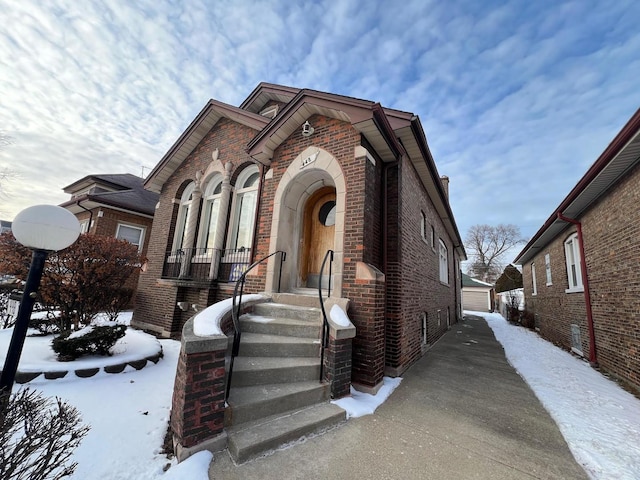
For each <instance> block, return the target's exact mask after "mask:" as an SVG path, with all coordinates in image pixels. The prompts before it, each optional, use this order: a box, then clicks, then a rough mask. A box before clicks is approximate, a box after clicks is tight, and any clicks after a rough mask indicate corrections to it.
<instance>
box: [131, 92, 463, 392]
mask: <svg viewBox="0 0 640 480" xmlns="http://www.w3.org/2000/svg"><path fill="white" fill-rule="evenodd" d="M145 188H147V189H149V190H151V191H153V192H156V193H159V194H160V201H159V205H158V208H157V210H156V214H155V217H154V220H153V236H152V238H151V240H150V244H149V250H148V255H147V256H148V258H149V265H148V270H147V271H146V272H144V273H142V274H141V276H140V282H139V287H138V297H137V303H136V308H135V311H134V316H133V322H132V324H133V325H135V326H137V327H140V328H143V329H146V330H149V331H152V332H155V333H156V334H158V335H161V336H166V337H168V336H172V337H176V336H179V335H180V334H181V331H182V327H183V325H184V324H185V322H186V321H187V320H188V319H189V318H190V317H191V316H192V315H193V313H194V309H200V308H203V307H206V306H208V305H211V304H213V303H215V302H217V301H220V300H222V299H225V298H229V297H230V296H231V295H232V292H233V287H234V280H235V279H236V278H237V277H238V272H242V268H243V267H244V266H246V264H248V263H251V262H253V261H255V260H259V259H261V258H263V257H265V256H267V255H268V254H270V253H273V252H276V251H284V252H286V259H285V261H284V262H282V270H281V274H280V258H279V257H277V256H275V257H272V258H271V259H270V260H269V261H268V262H266V263H265V264H264V265H261V266H260V267H259V268H258V269H257V271H256V272H255V274H254V275H251V276H249V278H248V282H247V291H249V292H267V293H273V292H276V291H278V289H279V290H280V291H282V292H298V293H300V292H302V293H305V292H306V293H308V294H310V295H315V296H316V298H317V290H316V291H315V292H314V291H313V290H311V289H310V287H311V288H316V289H317V286H318V284H319V282H322V284H323V285H326V284H327V277H326V275H325V276H322V275H321V272H320V265H321V263H322V260H323V258H324V256H325V253H326V252H327V250H333V251H334V252H335V256H334V261H333V264H332V275H331V296H332V297H336V298H345V299H349V300H350V307H349V316H350V318H351V319H352V321H353V323H354V324H355V326H356V329H357V335H356V338H355V339H354V347H353V348H354V350H353V378H354V381H356V382H357V383H359V384H361V385H365V386H369V387H371V388H374V387H376V386H379V385H380V384H381V381H382V376H383V374H385V373H386V374H389V375H399V374H401V373H402V372H403V371H404V370H405V369H406V368H408V367H409V366H410V365H411V364H412V363H413V362H414V361H416V360H417V359H418V358H419V357H420V356H421V355H423V354H424V352H425V351H426V349H427V347H428V345H429V344H431V343H433V342H434V341H435V340H436V339H437V338H439V337H440V336H441V335H442V334H443V333H444V332H445V331H446V330H447V327H448V326H449V325H450V324H452V323H455V322H457V321H458V319H459V318H460V316H461V301H460V299H461V296H460V261H461V260H464V259H466V256H465V251H464V248H463V245H462V241H461V239H460V235H459V232H458V230H457V227H456V224H455V221H454V217H453V214H452V211H451V208H450V205H449V201H448V179H446V177H443V179H441V178H440V177H439V175H438V172H437V170H436V167H435V164H434V161H433V159H432V157H431V154H430V152H429V147H428V145H427V141H426V138H425V135H424V132H423V130H422V125H421V123H420V120H419V119H418V118H417V117H416V116H415V115H414V114H412V113H408V112H403V111H398V110H393V109H388V108H383V107H382V106H380V104H378V103H375V102H371V101H366V100H359V99H355V98H350V97H345V96H340V95H335V94H330V93H324V92H319V91H314V90H307V89H297V88H290V87H284V86H279V85H272V84H266V83H261V84H260V85H258V87H257V88H256V89H255V90H254V91H253V92H252V93H251V95H249V97H248V98H247V99H246V100H245V101H244V102H243V103H242V104H241V105H240V107H234V106H231V105H227V104H224V103H221V102H218V101H216V100H210V101H209V102H208V103H207V104H206V106H205V107H204V109H203V110H202V111H201V112H200V113H199V114H198V115H197V117H196V118H195V119H194V120H193V122H192V123H191V124H190V125H189V126H188V127H187V129H186V130H185V131H184V133H183V134H182V135H181V136H180V138H179V139H178V140H177V141H176V143H175V144H174V145H173V146H172V147H171V148H170V150H169V151H168V152H167V154H166V155H165V156H164V157H163V158H162V159H161V160H160V162H159V163H158V165H157V166H156V167H155V168H154V169H153V170H152V172H151V173H150V174H149V176H148V177H147V179H146V180H145ZM325 274H326V270H325ZM185 305H186V308H184V306H185ZM190 307H193V308H190Z"/></svg>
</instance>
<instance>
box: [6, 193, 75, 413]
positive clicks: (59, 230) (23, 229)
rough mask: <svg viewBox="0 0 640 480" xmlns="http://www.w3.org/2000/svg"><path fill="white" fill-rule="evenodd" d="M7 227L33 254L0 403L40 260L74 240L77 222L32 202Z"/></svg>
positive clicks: (37, 282) (14, 362) (17, 350)
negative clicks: (31, 205)
mask: <svg viewBox="0 0 640 480" xmlns="http://www.w3.org/2000/svg"><path fill="white" fill-rule="evenodd" d="M11 230H12V232H13V236H14V237H15V238H16V240H17V241H18V242H19V243H21V244H22V245H24V246H25V247H28V248H30V249H31V250H33V255H32V257H31V266H30V267H29V275H28V276H27V282H26V283H25V286H24V292H23V294H22V301H21V302H20V308H19V309H18V317H17V318H16V323H15V325H14V327H13V334H12V336H11V343H10V344H9V350H8V351H7V357H6V359H5V362H4V368H3V369H2V377H1V378H0V397H2V399H3V401H2V404H3V406H4V405H6V402H7V401H8V398H9V396H10V395H11V390H12V389H13V383H14V380H15V377H16V371H17V370H18V362H19V361H20V355H21V354H22V347H23V346H24V340H25V337H26V336H27V329H28V328H29V319H30V318H31V312H32V311H33V304H34V303H35V300H36V296H37V292H38V286H39V285H40V279H41V278H42V272H43V270H44V262H45V260H46V258H47V255H48V254H49V252H55V251H58V250H63V249H65V248H67V247H68V246H70V245H71V244H72V243H73V242H75V241H76V239H77V238H78V235H80V223H78V220H77V219H76V217H75V216H74V215H73V214H72V213H71V212H70V211H69V210H65V209H64V208H62V207H58V206H55V205H34V206H33V207H29V208H26V209H24V210H22V211H21V212H20V213H18V215H16V218H15V219H14V220H13V223H12V225H11Z"/></svg>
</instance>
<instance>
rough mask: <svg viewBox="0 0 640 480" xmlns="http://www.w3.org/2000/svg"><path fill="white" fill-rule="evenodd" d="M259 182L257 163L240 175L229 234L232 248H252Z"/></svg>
mask: <svg viewBox="0 0 640 480" xmlns="http://www.w3.org/2000/svg"><path fill="white" fill-rule="evenodd" d="M259 184H260V170H259V169H258V166H257V165H251V166H249V167H247V168H245V169H244V170H243V171H242V172H241V173H240V175H239V176H238V180H237V181H236V188H235V197H234V201H233V222H232V228H231V230H230V236H229V248H231V249H239V248H251V245H252V243H253V226H254V220H255V213H256V204H257V203H258V185H259Z"/></svg>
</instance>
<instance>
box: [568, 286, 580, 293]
mask: <svg viewBox="0 0 640 480" xmlns="http://www.w3.org/2000/svg"><path fill="white" fill-rule="evenodd" d="M583 292H584V287H573V288H567V289H566V290H565V291H564V293H583Z"/></svg>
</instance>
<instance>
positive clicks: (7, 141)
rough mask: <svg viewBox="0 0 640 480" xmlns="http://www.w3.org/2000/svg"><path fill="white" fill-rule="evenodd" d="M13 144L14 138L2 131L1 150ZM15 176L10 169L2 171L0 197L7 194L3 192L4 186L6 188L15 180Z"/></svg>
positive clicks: (0, 132) (0, 175)
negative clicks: (9, 181) (8, 182)
mask: <svg viewBox="0 0 640 480" xmlns="http://www.w3.org/2000/svg"><path fill="white" fill-rule="evenodd" d="M12 143H13V138H12V137H10V136H9V135H7V134H6V133H4V132H2V131H0V149H2V148H4V147H6V146H7V145H11V144H12ZM15 176H16V175H15V173H14V172H13V171H11V170H9V169H8V168H3V169H2V170H0V195H2V194H3V193H5V190H3V186H5V184H6V183H7V182H6V181H7V180H9V179H11V178H14V177H15Z"/></svg>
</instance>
